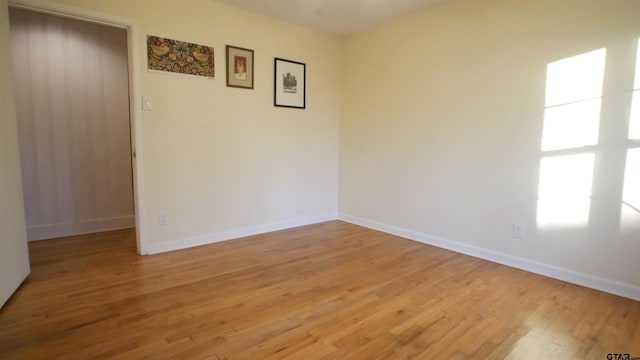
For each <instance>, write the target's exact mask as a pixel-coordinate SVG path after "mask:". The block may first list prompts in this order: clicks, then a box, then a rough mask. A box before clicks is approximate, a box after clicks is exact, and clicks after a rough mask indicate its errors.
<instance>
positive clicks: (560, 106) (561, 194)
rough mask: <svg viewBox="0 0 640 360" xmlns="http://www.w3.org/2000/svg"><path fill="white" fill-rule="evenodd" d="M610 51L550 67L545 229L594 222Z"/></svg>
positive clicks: (541, 213) (541, 212) (542, 205)
mask: <svg viewBox="0 0 640 360" xmlns="http://www.w3.org/2000/svg"><path fill="white" fill-rule="evenodd" d="M605 60H606V49H604V48H602V49H598V50H595V51H590V52H587V53H584V54H580V55H577V56H572V57H568V58H565V59H562V60H558V61H555V62H552V63H549V64H548V65H547V79H546V89H545V110H544V122H543V130H542V141H541V146H540V148H541V150H542V159H541V160H540V178H539V182H538V206H537V223H538V226H540V227H550V226H551V227H553V226H584V225H586V224H587V223H588V221H589V212H590V208H591V193H592V181H593V171H594V162H595V155H594V149H593V146H595V145H597V144H598V137H599V129H600V108H601V102H602V87H603V81H604V70H605Z"/></svg>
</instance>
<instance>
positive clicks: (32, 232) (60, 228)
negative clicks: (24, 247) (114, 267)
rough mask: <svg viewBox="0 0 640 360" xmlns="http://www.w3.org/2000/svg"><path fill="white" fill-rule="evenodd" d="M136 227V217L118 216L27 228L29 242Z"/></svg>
mask: <svg viewBox="0 0 640 360" xmlns="http://www.w3.org/2000/svg"><path fill="white" fill-rule="evenodd" d="M135 226H136V219H135V216H133V215H129V216H118V217H112V218H102V219H95V220H85V221H80V222H74V223H63V224H46V225H34V226H27V239H28V240H29V241H36V240H44V239H53V238H59V237H65V236H74V235H81V234H90V233H95V232H101V231H111V230H118V229H126V228H131V227H135Z"/></svg>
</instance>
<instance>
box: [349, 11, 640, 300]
mask: <svg viewBox="0 0 640 360" xmlns="http://www.w3.org/2000/svg"><path fill="white" fill-rule="evenodd" d="M638 14H640V2H637V1H630V0H618V1H595V0H589V1H583V0H563V1H556V0H544V1H502V0H483V1H476V0H454V1H451V2H447V3H444V4H441V5H439V6H436V7H435V8H432V9H430V10H427V11H424V12H422V13H419V14H414V15H412V16H409V17H407V18H404V19H401V20H398V21H394V22H391V23H388V24H385V25H383V26H381V27H378V28H375V29H371V30H369V31H365V32H363V33H361V34H358V35H355V36H352V37H350V38H348V39H347V41H346V43H345V51H344V66H343V74H344V81H343V107H342V116H341V120H342V121H341V142H340V151H341V157H340V197H339V198H340V205H339V209H340V213H341V217H342V218H343V219H346V220H349V221H353V222H356V223H360V224H364V225H368V226H372V227H377V228H379V229H383V230H386V231H390V232H395V233H398V234H402V235H405V236H408V237H412V238H414V239H417V240H422V241H425V242H431V243H435V244H438V245H440V246H445V247H449V248H452V249H456V250H459V251H463V252H467V253H471V254H474V255H477V256H481V257H485V258H490V259H494V260H497V261H501V262H504V263H508V264H511V265H515V266H519V267H523V268H527V269H529V270H532V271H538V272H541V273H545V274H548V275H552V276H556V277H562V278H565V279H567V280H570V281H575V282H580V283H583V284H587V285H590V286H595V287H600V288H605V289H606V290H609V291H614V292H618V293H623V294H624V295H626V296H634V297H636V298H640V262H638V257H639V256H640V241H639V240H640V226H639V225H640V220H639V219H638V217H637V216H636V217H635V218H633V217H632V218H629V219H627V221H626V222H623V221H621V219H620V203H621V201H620V200H621V199H620V194H621V184H622V181H623V173H624V161H623V159H624V153H625V151H626V147H627V146H629V144H630V142H628V141H626V140H624V139H625V138H624V136H622V137H621V136H620V135H621V134H623V135H624V133H623V132H621V131H620V129H622V128H623V127H624V126H626V121H627V118H626V114H627V113H628V104H629V103H628V90H629V87H628V85H629V84H628V83H629V81H628V80H629V79H631V77H632V75H633V74H632V72H631V73H629V72H625V71H626V70H628V69H631V67H632V65H633V64H632V61H633V58H634V57H635V53H634V50H635V44H637V40H638V36H640V22H639V21H638ZM602 47H606V48H607V55H608V58H607V70H606V75H605V84H604V87H605V91H606V93H605V95H604V96H605V98H604V99H603V109H602V111H603V112H602V124H603V125H602V126H601V134H600V135H601V137H600V142H599V144H598V146H596V147H594V148H593V152H595V153H596V159H597V160H596V169H595V173H594V183H593V193H592V200H591V209H590V210H591V215H590V218H589V219H588V222H587V223H584V224H579V225H566V226H541V225H540V226H539V225H538V221H537V197H538V193H537V191H538V176H539V166H540V161H541V157H542V156H543V154H542V152H541V147H540V146H541V135H542V125H543V115H544V107H545V81H546V70H547V65H548V64H549V63H551V62H554V61H557V60H560V59H563V58H566V57H570V56H574V55H577V54H581V53H583V52H587V51H591V50H595V49H599V48H602ZM605 103H606V105H605ZM625 112H626V113H625ZM616 124H617V125H616ZM622 130H624V129H622ZM574 131H575V132H580V131H583V129H582V128H578V129H575V130H574ZM621 154H622V155H621ZM620 155H621V156H622V160H621V159H620ZM616 156H617V157H616ZM620 164H622V167H621V166H620ZM512 223H521V224H523V225H524V226H525V237H524V240H523V241H520V240H514V239H512V237H511V235H512V234H511V230H512Z"/></svg>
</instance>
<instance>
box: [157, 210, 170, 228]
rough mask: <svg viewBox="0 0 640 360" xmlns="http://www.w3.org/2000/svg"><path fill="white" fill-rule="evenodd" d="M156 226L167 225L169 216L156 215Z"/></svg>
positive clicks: (163, 214) (165, 214)
mask: <svg viewBox="0 0 640 360" xmlns="http://www.w3.org/2000/svg"><path fill="white" fill-rule="evenodd" d="M158 225H169V215H167V213H164V212H161V213H158Z"/></svg>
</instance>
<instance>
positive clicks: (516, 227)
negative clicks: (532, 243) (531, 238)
mask: <svg viewBox="0 0 640 360" xmlns="http://www.w3.org/2000/svg"><path fill="white" fill-rule="evenodd" d="M511 237H512V238H514V239H518V240H522V239H524V225H523V224H516V223H514V224H513V226H512V227H511Z"/></svg>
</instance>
